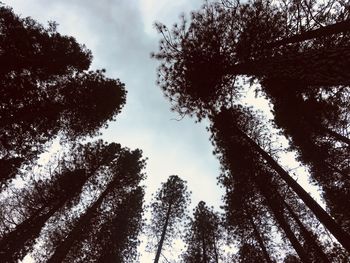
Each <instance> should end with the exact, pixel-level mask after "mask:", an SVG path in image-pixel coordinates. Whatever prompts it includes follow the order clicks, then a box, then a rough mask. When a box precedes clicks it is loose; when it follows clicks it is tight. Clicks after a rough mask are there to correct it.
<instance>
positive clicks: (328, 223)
mask: <svg viewBox="0 0 350 263" xmlns="http://www.w3.org/2000/svg"><path fill="white" fill-rule="evenodd" d="M237 131H238V132H239V133H240V134H241V136H242V137H243V138H245V140H246V141H247V142H248V143H249V144H250V145H251V146H252V147H253V148H254V149H255V150H256V151H257V152H258V153H259V154H260V155H261V156H262V157H263V158H264V159H265V161H266V162H267V163H268V164H269V166H270V167H271V168H273V169H274V170H275V171H276V172H277V173H278V174H279V176H280V177H281V178H282V179H283V180H284V181H285V182H286V183H287V185H288V186H289V187H291V189H293V191H294V192H295V193H296V194H297V195H298V196H299V198H300V199H301V200H303V202H304V203H305V205H306V206H307V207H309V208H310V210H311V211H312V212H313V213H314V214H315V216H316V217H317V218H318V220H319V221H320V222H321V223H322V224H323V225H324V226H325V227H326V228H327V229H328V230H329V231H330V232H331V233H332V234H333V235H334V237H335V238H336V239H337V240H338V241H339V243H341V244H342V246H343V247H344V248H345V249H346V250H347V251H349V252H350V235H349V234H348V233H346V232H345V231H344V230H343V229H342V228H341V227H340V226H339V225H338V224H337V223H336V222H335V221H334V219H333V218H332V217H331V216H330V215H329V214H328V213H327V212H326V211H325V210H324V209H323V208H322V207H321V206H320V205H319V204H318V203H317V202H316V201H315V200H314V199H313V198H312V197H311V196H310V195H309V194H308V193H307V192H306V191H305V190H304V188H302V187H301V186H300V185H299V184H298V183H297V182H296V181H295V180H294V179H293V178H292V177H291V176H290V175H289V174H288V173H287V172H286V171H285V170H284V169H283V168H282V167H281V166H280V165H279V164H278V163H277V162H276V161H275V160H274V159H273V158H272V157H271V156H270V155H269V154H268V153H267V152H265V151H264V150H263V149H262V148H261V147H260V146H259V145H258V144H257V143H256V142H255V141H253V140H252V139H251V138H250V137H249V136H248V135H247V134H245V133H243V132H242V131H240V130H238V129H237Z"/></svg>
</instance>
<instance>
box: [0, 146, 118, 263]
mask: <svg viewBox="0 0 350 263" xmlns="http://www.w3.org/2000/svg"><path fill="white" fill-rule="evenodd" d="M120 151H121V147H120V145H118V144H115V143H112V144H109V145H107V144H105V143H104V142H103V141H97V142H95V143H88V144H86V145H81V144H79V145H77V146H76V147H75V148H73V149H72V150H71V152H69V153H68V154H67V156H66V157H65V158H64V159H63V160H61V161H60V164H59V166H58V167H57V168H56V169H55V171H54V172H53V175H51V176H48V175H47V176H46V178H44V179H40V180H34V182H32V185H30V182H29V185H28V186H26V187H24V188H22V189H20V190H18V191H14V192H13V194H12V195H11V197H10V198H8V199H7V200H6V203H7V204H5V206H9V205H10V206H13V208H12V209H13V210H16V211H18V213H19V215H16V214H15V213H14V211H12V212H10V213H8V214H7V215H6V217H17V218H23V219H22V220H20V221H19V222H20V223H18V224H17V225H16V226H15V227H9V228H10V229H11V230H10V231H7V232H5V234H4V236H3V237H2V238H1V240H0V247H1V249H0V254H1V258H2V260H3V261H4V262H12V261H16V259H22V257H23V256H24V255H25V254H26V253H27V252H28V251H29V250H30V249H31V248H32V245H33V244H34V242H35V240H36V238H37V237H38V236H39V234H40V232H41V230H42V228H43V227H44V225H45V224H46V223H47V221H48V219H49V218H51V217H52V216H53V215H54V214H56V213H59V211H61V212H62V210H63V211H65V210H67V209H69V208H70V207H72V206H73V205H76V204H77V203H79V201H80V194H81V191H82V188H83V186H84V184H85V183H86V182H87V180H89V178H91V177H93V176H94V175H95V173H96V172H97V171H98V170H101V168H103V167H106V166H108V165H109V163H110V162H111V161H112V160H113V159H115V158H116V157H117V156H118V155H119V154H120ZM69 159H70V160H69ZM2 227H3V228H4V227H5V226H2Z"/></svg>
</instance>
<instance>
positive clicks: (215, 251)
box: [213, 237, 219, 263]
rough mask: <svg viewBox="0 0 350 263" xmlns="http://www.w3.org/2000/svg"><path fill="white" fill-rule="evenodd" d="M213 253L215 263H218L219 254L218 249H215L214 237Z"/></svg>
mask: <svg viewBox="0 0 350 263" xmlns="http://www.w3.org/2000/svg"><path fill="white" fill-rule="evenodd" d="M213 246H214V255H215V263H219V255H218V249H217V246H216V239H215V237H214V244H213Z"/></svg>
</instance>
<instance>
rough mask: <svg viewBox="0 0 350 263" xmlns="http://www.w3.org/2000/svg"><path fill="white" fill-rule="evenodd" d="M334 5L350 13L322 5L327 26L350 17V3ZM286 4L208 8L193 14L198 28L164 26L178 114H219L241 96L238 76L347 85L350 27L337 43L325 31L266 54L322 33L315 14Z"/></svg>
mask: <svg viewBox="0 0 350 263" xmlns="http://www.w3.org/2000/svg"><path fill="white" fill-rule="evenodd" d="M332 2H337V3H336V4H337V6H338V7H343V9H342V8H338V9H336V10H334V9H332V7H330V9H332V10H331V11H329V9H328V8H326V9H324V8H323V7H322V6H315V9H316V13H317V12H319V14H318V15H317V16H318V20H319V22H320V23H323V22H326V23H327V24H330V23H341V22H342V21H344V20H346V19H348V18H349V14H348V11H344V10H347V6H346V4H345V3H342V2H341V1H332ZM285 3H288V4H286V5H284V4H285ZM284 4H280V5H278V4H274V3H272V2H271V1H251V2H248V3H246V4H237V5H234V7H232V8H228V9H227V8H225V7H224V6H223V5H221V4H218V3H207V4H205V5H204V6H203V8H202V9H201V10H199V11H196V12H192V15H191V21H190V23H187V21H186V20H185V19H183V21H181V22H180V25H176V26H174V27H173V28H172V29H171V30H169V29H167V28H166V27H165V26H163V25H161V24H157V29H158V30H159V32H160V33H161V34H162V36H163V39H162V40H161V42H160V48H159V52H157V53H155V54H153V56H154V57H155V58H157V59H158V60H161V61H162V64H161V66H160V67H159V71H158V72H159V73H158V82H159V85H160V86H161V88H162V89H163V91H164V94H165V95H166V96H167V97H168V98H169V99H170V101H171V102H173V103H174V105H173V109H175V110H177V111H179V112H181V113H190V114H197V115H198V116H199V117H204V116H205V115H206V114H208V112H210V111H211V110H212V108H213V107H214V108H215V107H216V108H217V107H219V106H220V105H222V104H227V103H228V102H229V101H230V99H232V98H236V97H237V96H239V91H240V89H239V85H237V82H236V76H238V75H248V76H251V77H256V78H258V79H261V78H263V77H269V78H273V77H277V78H283V79H284V80H298V81H302V82H303V83H305V84H307V85H341V84H345V85H347V84H348V77H347V75H348V74H349V72H348V71H347V70H346V69H347V68H349V67H348V66H347V63H348V61H349V60H348V59H347V57H348V55H347V53H348V50H347V45H346V43H347V42H348V41H349V35H350V34H349V31H348V29H347V28H346V27H345V28H344V29H345V31H346V32H343V31H342V32H343V33H342V34H338V35H336V36H335V37H333V36H330V34H331V32H329V30H328V28H325V29H324V28H321V29H320V30H321V31H323V30H324V32H323V34H321V33H320V34H319V35H318V37H317V38H315V39H313V40H312V41H309V42H306V43H301V42H297V43H294V44H293V45H286V44H285V45H281V46H278V48H275V49H273V48H271V47H270V48H266V47H265V48H264V46H266V45H267V44H269V43H273V42H274V41H279V40H280V39H289V37H290V36H293V35H295V34H300V33H302V32H304V31H305V30H314V27H313V26H314V24H315V23H313V22H314V20H313V19H311V18H310V17H309V13H310V12H304V14H300V12H299V11H300V8H301V7H300V8H299V7H298V1H284ZM285 6H286V7H285ZM298 8H299V11H298ZM317 8H318V9H317ZM311 9H314V7H312V8H311ZM298 12H299V13H298ZM295 13H298V14H295ZM306 13H307V15H308V17H306ZM331 13H333V14H334V15H330V14H331ZM293 17H294V18H295V17H297V18H295V19H294V18H293ZM305 21H306V22H305ZM301 24H305V25H303V26H300V25H301ZM318 26H319V25H318ZM337 32H338V33H339V31H337ZM321 36H322V37H321ZM335 40H336V41H335ZM335 58H336V59H335ZM203 76H205V77H203Z"/></svg>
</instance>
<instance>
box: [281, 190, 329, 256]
mask: <svg viewBox="0 0 350 263" xmlns="http://www.w3.org/2000/svg"><path fill="white" fill-rule="evenodd" d="M278 195H279V194H278ZM279 198H280V199H281V200H282V201H283V203H284V206H285V207H286V208H287V210H288V212H289V213H290V214H291V216H292V218H293V219H294V221H295V222H296V223H297V225H298V226H299V228H300V231H301V234H302V235H303V237H304V240H305V241H306V242H308V243H310V244H311V245H312V247H313V248H314V251H315V253H316V254H317V258H318V259H321V260H322V261H321V262H323V263H331V262H330V261H329V259H328V257H327V255H326V254H325V253H324V252H323V250H322V249H321V248H320V246H319V245H318V244H317V242H316V240H315V237H313V236H312V234H311V233H310V231H309V230H308V229H307V228H306V227H305V226H304V224H303V223H302V222H301V221H300V219H299V217H298V216H297V215H296V214H295V212H294V211H293V209H292V208H291V207H290V206H289V205H288V204H287V202H286V201H285V200H283V199H282V197H281V196H280V195H279Z"/></svg>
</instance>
